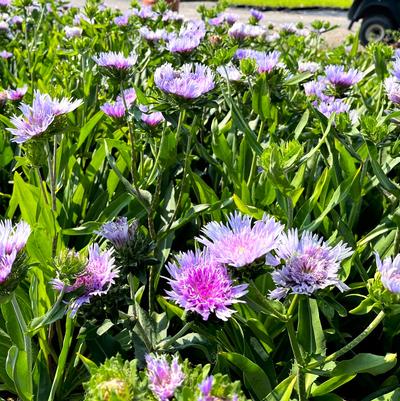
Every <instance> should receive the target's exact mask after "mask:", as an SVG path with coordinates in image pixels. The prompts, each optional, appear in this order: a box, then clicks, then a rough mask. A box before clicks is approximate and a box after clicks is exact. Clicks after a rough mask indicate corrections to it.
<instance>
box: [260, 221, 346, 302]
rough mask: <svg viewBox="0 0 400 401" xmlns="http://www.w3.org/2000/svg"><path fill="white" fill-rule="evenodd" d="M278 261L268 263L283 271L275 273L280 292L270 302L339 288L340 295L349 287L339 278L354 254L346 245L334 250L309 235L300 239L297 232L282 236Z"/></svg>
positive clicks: (272, 296) (274, 294) (308, 233)
mask: <svg viewBox="0 0 400 401" xmlns="http://www.w3.org/2000/svg"><path fill="white" fill-rule="evenodd" d="M275 252H276V255H277V257H272V256H271V255H269V256H267V258H266V263H267V264H270V265H278V264H280V263H282V265H283V267H282V268H281V269H279V270H276V271H274V272H273V273H272V279H273V280H274V283H275V285H276V287H277V288H276V289H275V290H273V291H272V292H271V293H270V298H272V299H280V298H283V297H285V296H286V295H288V294H289V292H292V293H293V294H306V295H311V294H313V293H314V292H315V291H317V290H320V289H323V288H326V287H329V286H330V285H334V286H336V287H337V288H338V289H339V290H340V291H344V290H347V289H348V287H347V286H346V284H344V283H343V282H342V281H340V280H339V277H338V274H339V269H340V263H341V261H342V260H344V259H346V258H348V257H349V256H351V255H352V253H353V251H352V250H351V249H350V248H348V247H347V245H346V244H343V242H339V243H338V244H337V245H336V246H334V247H331V246H330V245H328V244H327V243H325V242H324V241H323V239H322V238H319V237H318V236H317V235H315V234H314V235H313V234H312V233H311V232H309V231H304V232H303V234H302V235H301V237H300V238H299V235H298V232H297V229H296V230H289V232H288V233H287V234H284V235H282V237H281V243H280V245H279V246H278V248H277V249H276V250H275Z"/></svg>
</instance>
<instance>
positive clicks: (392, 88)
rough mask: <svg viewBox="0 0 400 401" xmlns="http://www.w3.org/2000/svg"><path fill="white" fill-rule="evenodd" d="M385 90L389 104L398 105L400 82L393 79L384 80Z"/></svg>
mask: <svg viewBox="0 0 400 401" xmlns="http://www.w3.org/2000/svg"><path fill="white" fill-rule="evenodd" d="M385 90H386V93H387V95H388V98H389V100H390V101H391V102H393V103H396V104H400V81H398V80H397V79H396V78H395V77H390V78H386V79H385Z"/></svg>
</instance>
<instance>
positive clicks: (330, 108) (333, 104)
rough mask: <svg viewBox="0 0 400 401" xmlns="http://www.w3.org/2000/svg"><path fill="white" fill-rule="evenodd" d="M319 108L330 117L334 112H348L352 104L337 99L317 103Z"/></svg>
mask: <svg viewBox="0 0 400 401" xmlns="http://www.w3.org/2000/svg"><path fill="white" fill-rule="evenodd" d="M317 110H318V111H319V112H320V113H322V114H323V115H324V116H325V117H326V118H330V116H331V115H332V114H341V113H348V112H349V111H350V106H349V105H348V104H346V103H345V102H344V101H343V100H342V99H335V100H332V101H327V102H325V101H322V102H321V103H319V104H318V105H317Z"/></svg>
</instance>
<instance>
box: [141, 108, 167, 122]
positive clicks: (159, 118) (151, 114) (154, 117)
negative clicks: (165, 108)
mask: <svg viewBox="0 0 400 401" xmlns="http://www.w3.org/2000/svg"><path fill="white" fill-rule="evenodd" d="M139 109H140V111H141V112H142V116H141V120H142V121H143V122H144V123H145V124H146V125H149V126H150V127H155V126H156V125H158V124H160V123H161V122H163V121H164V120H165V118H164V116H163V114H162V113H161V112H160V111H150V110H149V108H148V107H147V106H143V105H141V106H139Z"/></svg>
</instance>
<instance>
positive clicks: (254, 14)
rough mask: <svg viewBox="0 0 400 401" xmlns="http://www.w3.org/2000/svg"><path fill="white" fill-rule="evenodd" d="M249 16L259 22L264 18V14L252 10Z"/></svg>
mask: <svg viewBox="0 0 400 401" xmlns="http://www.w3.org/2000/svg"><path fill="white" fill-rule="evenodd" d="M250 14H251V16H252V17H253V18H254V19H255V20H256V21H261V20H262V19H263V18H264V14H263V13H262V12H261V11H259V10H256V9H254V8H252V9H251V10H250Z"/></svg>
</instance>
